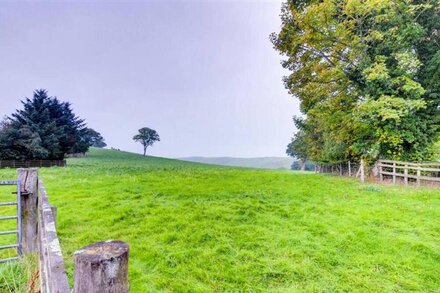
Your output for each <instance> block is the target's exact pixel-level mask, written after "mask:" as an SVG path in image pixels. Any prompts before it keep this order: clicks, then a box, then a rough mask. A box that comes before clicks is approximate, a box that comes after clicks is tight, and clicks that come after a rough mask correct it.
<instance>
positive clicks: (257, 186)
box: [0, 149, 440, 292]
mask: <svg viewBox="0 0 440 293" xmlns="http://www.w3.org/2000/svg"><path fill="white" fill-rule="evenodd" d="M40 173H41V176H42V178H43V180H44V182H45V184H46V187H47V190H48V193H49V196H50V201H51V203H52V204H55V205H57V206H58V232H59V236H60V238H61V244H62V248H63V253H64V257H65V260H66V263H67V269H68V274H69V277H70V278H72V270H73V264H72V262H73V253H74V251H75V250H77V249H79V248H81V247H82V246H85V245H88V244H90V243H93V242H96V241H100V240H106V239H119V240H123V241H126V242H128V243H129V245H130V249H131V251H130V264H129V266H130V267H129V278H130V282H131V287H132V290H131V291H132V292H150V291H165V292H171V291H173V292H174V291H177V292H220V291H235V292H237V291H255V292H267V291H272V292H292V291H303V292H322V291H328V292H332V291H348V292H353V291H358V292H397V291H398V292H402V291H418V292H434V291H438V288H440V280H439V278H438V276H439V275H440V266H439V261H440V243H439V241H438V240H439V239H440V192H439V190H435V189H427V188H420V189H413V188H409V189H403V188H400V187H393V186H376V185H369V184H360V183H358V182H357V181H355V180H353V179H348V178H339V177H331V176H325V175H318V174H301V173H295V172H287V171H272V170H255V169H239V168H228V167H219V166H210V165H202V164H196V163H189V162H182V161H176V160H169V159H162V158H154V157H146V158H144V157H141V156H139V155H135V154H130V153H125V152H118V151H109V150H96V149H94V150H92V151H91V153H90V155H89V157H88V158H84V159H83V158H81V159H69V160H68V167H67V168H47V169H41V170H40ZM14 174H15V171H13V170H0V178H2V179H7V178H14V176H15V175H14Z"/></svg>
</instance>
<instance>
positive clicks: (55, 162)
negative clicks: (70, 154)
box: [0, 160, 66, 168]
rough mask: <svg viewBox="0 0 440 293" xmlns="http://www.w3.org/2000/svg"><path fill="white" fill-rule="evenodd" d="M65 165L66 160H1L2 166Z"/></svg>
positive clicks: (0, 166)
mask: <svg viewBox="0 0 440 293" xmlns="http://www.w3.org/2000/svg"><path fill="white" fill-rule="evenodd" d="M55 166H58V167H65V166H66V160H30V161H19V160H0V168H37V167H39V168H41V167H55Z"/></svg>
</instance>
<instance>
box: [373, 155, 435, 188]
mask: <svg viewBox="0 0 440 293" xmlns="http://www.w3.org/2000/svg"><path fill="white" fill-rule="evenodd" d="M377 167H378V174H379V179H380V181H381V182H383V181H391V182H393V183H397V182H403V183H404V184H405V185H408V184H411V183H413V184H416V185H417V186H420V184H421V183H422V182H425V183H434V184H435V183H440V162H426V163H412V162H400V161H390V160H380V161H378V163H377Z"/></svg>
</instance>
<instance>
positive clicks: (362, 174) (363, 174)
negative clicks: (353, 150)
mask: <svg viewBox="0 0 440 293" xmlns="http://www.w3.org/2000/svg"><path fill="white" fill-rule="evenodd" d="M360 175H361V182H365V170H364V159H361V166H360Z"/></svg>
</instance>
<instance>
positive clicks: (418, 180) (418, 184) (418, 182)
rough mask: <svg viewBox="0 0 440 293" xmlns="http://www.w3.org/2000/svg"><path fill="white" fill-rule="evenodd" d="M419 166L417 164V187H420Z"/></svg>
mask: <svg viewBox="0 0 440 293" xmlns="http://www.w3.org/2000/svg"><path fill="white" fill-rule="evenodd" d="M421 175H422V174H421V170H420V164H417V186H420V176H421Z"/></svg>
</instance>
